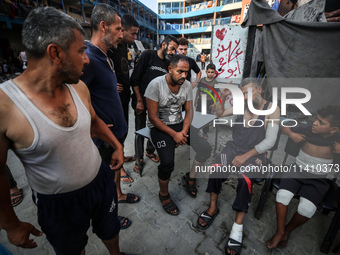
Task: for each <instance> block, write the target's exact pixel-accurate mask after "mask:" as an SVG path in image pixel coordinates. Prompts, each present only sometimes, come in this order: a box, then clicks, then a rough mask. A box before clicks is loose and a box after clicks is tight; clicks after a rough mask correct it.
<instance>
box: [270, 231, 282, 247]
mask: <svg viewBox="0 0 340 255" xmlns="http://www.w3.org/2000/svg"><path fill="white" fill-rule="evenodd" d="M283 238H284V234H279V233H276V234H275V235H274V236H273V237H272V238H271V239H269V240H268V241H267V242H266V246H267V247H268V248H269V249H273V248H275V247H276V246H277V245H278V244H279V243H280V242H281V241H282V240H283Z"/></svg>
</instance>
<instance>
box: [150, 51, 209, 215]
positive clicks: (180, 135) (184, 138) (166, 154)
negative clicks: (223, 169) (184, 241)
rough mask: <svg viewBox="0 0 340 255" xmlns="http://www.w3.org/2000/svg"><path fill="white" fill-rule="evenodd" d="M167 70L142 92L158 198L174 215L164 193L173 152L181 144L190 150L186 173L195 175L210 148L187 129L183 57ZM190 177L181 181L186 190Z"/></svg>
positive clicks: (189, 99)
mask: <svg viewBox="0 0 340 255" xmlns="http://www.w3.org/2000/svg"><path fill="white" fill-rule="evenodd" d="M168 70H169V73H168V74H166V75H162V76H160V77H157V78H155V79H154V80H152V81H151V82H150V84H149V86H148V87H147V89H146V91H145V97H146V103H147V107H148V114H149V120H148V127H149V128H150V129H151V131H150V132H151V139H152V141H153V142H154V144H155V145H156V149H157V152H158V155H159V157H160V161H161V162H160V164H159V166H158V181H159V187H160V192H159V198H160V200H161V203H162V205H163V208H164V210H165V211H166V212H167V213H168V214H170V215H178V214H179V210H178V208H177V206H176V204H175V203H174V202H173V201H172V200H171V199H170V194H169V190H168V186H169V181H170V176H171V173H172V171H173V170H174V168H175V148H176V147H177V146H178V145H184V144H189V145H191V146H192V147H193V149H194V150H195V152H196V156H195V160H194V163H193V165H192V168H191V171H190V172H191V173H195V169H196V167H197V166H202V165H203V164H204V162H205V161H206V160H207V159H208V158H209V157H210V153H211V146H210V145H209V143H208V142H207V141H206V140H205V139H204V138H202V137H200V136H199V135H198V130H197V129H195V128H194V127H190V124H191V121H192V118H193V114H192V88H191V85H190V83H189V82H188V81H187V80H186V79H185V78H186V75H187V73H188V70H189V62H188V59H187V57H185V56H183V55H181V54H178V55H175V56H173V57H172V58H171V60H170V65H169V68H168ZM183 105H184V108H185V117H184V119H183V116H182V106H183ZM189 128H190V129H191V130H190V132H189ZM189 134H190V136H189ZM190 176H191V175H190V174H189V172H188V173H187V174H186V178H185V180H184V181H185V184H186V186H187V185H188V183H187V178H189V179H193V178H190ZM192 177H194V176H192ZM190 186H191V188H190V189H187V191H188V193H189V195H190V196H192V197H196V195H197V189H196V187H193V185H190Z"/></svg>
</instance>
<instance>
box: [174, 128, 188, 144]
mask: <svg viewBox="0 0 340 255" xmlns="http://www.w3.org/2000/svg"><path fill="white" fill-rule="evenodd" d="M172 138H173V139H174V141H175V142H176V144H177V145H184V144H186V143H187V141H188V139H187V138H188V135H187V134H186V133H184V132H183V131H181V132H176V134H175V135H174V136H173V137H172Z"/></svg>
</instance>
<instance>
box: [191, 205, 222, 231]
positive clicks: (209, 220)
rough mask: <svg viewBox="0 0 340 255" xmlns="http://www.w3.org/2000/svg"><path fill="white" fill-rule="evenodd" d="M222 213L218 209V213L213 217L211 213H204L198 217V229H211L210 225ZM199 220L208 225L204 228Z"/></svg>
mask: <svg viewBox="0 0 340 255" xmlns="http://www.w3.org/2000/svg"><path fill="white" fill-rule="evenodd" d="M219 213H220V209H217V212H216V213H215V214H214V215H213V216H211V215H210V214H209V213H207V212H203V213H202V214H201V215H200V216H199V217H198V220H197V227H198V228H199V229H201V230H206V229H207V228H208V227H210V225H211V224H212V223H213V222H214V219H215V218H216V216H217V215H218V214H219ZM199 218H201V219H202V220H203V221H204V222H205V223H206V225H205V226H202V225H201V224H200V223H199Z"/></svg>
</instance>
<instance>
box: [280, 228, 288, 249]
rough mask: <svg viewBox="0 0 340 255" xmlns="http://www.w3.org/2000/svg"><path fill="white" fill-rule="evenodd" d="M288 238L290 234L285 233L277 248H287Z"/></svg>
mask: <svg viewBox="0 0 340 255" xmlns="http://www.w3.org/2000/svg"><path fill="white" fill-rule="evenodd" d="M288 238H289V233H287V232H286V233H285V234H284V236H283V238H282V240H281V242H279V244H278V245H277V247H279V248H286V247H287V244H288Z"/></svg>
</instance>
